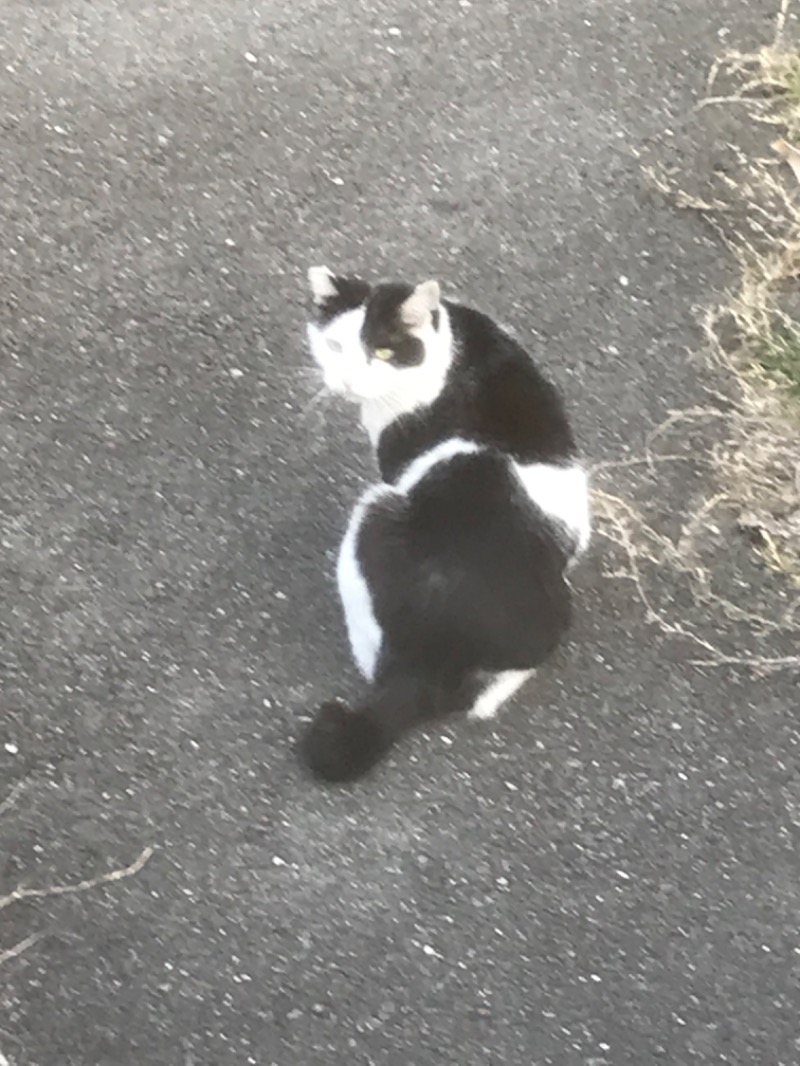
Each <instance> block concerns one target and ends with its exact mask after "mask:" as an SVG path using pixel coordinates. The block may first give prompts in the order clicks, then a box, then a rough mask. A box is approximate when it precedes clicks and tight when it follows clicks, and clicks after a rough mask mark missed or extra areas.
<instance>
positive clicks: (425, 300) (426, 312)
mask: <svg viewBox="0 0 800 1066" xmlns="http://www.w3.org/2000/svg"><path fill="white" fill-rule="evenodd" d="M440 298H441V296H440V292H439V282H438V281H423V282H422V284H421V285H417V287H416V289H414V291H413V292H412V293H411V295H410V296H409V297H408V299H406V300H405V301H404V302H403V303H402V304H401V305H400V318H401V319H402V321H403V324H404V325H406V326H408V328H409V329H422V328H423V326H427V324H428V322H429V321H430V318H431V315H432V314H433V312H434V311H436V310H437V308H438V307H439V300H440Z"/></svg>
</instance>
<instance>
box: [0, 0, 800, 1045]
mask: <svg viewBox="0 0 800 1066" xmlns="http://www.w3.org/2000/svg"><path fill="white" fill-rule="evenodd" d="M772 7H773V5H772V4H771V3H768V2H766V0H669V2H663V3H662V2H659V3H657V4H656V3H653V2H650V0H604V2H601V0H595V2H592V3H581V2H578V0H536V2H534V0H494V2H492V3H483V2H480V0H472V3H468V2H466V0H460V2H458V0H441V2H440V3H436V4H427V3H424V2H423V0H412V2H409V3H406V4H399V5H391V4H389V3H387V2H385V0H376V2H374V3H371V4H369V5H363V4H359V3H358V2H357V0H335V2H329V0H302V2H300V3H295V4H292V5H286V4H281V3H277V2H273V0H269V2H267V0H260V2H256V0H246V2H245V0H227V2H226V3H225V4H220V3H214V2H212V0H171V2H170V3H167V2H165V0H161V2H155V3H154V2H152V0H143V2H138V3H137V2H134V0H118V2H116V3H112V2H110V0H98V2H96V3H89V2H78V0H61V2H58V3H57V2H43V0H39V2H28V3H21V2H18V0H4V2H3V4H2V7H0V100H1V101H2V113H0V219H2V224H1V226H0V233H1V234H2V239H1V240H0V276H1V278H2V287H1V288H0V345H1V347H0V496H1V497H2V515H0V523H1V525H0V533H1V534H2V536H1V537H0V540H1V541H2V555H1V556H0V602H2V605H3V606H2V612H0V634H1V639H0V669H1V670H2V675H1V680H2V709H1V710H0V785H1V786H2V788H1V790H0V802H2V800H3V797H4V796H6V797H8V796H10V794H11V790H12V788H13V786H14V785H15V784H19V785H20V789H21V790H20V791H18V792H17V794H16V795H15V796H11V802H9V803H8V804H7V805H6V806H5V809H3V808H0V892H2V891H6V892H10V891H12V890H13V889H14V888H16V887H17V886H18V885H20V884H25V885H27V886H28V887H42V886H46V885H56V884H61V885H66V884H74V883H76V882H78V881H80V880H81V879H86V878H91V877H94V876H97V875H98V874H102V873H104V872H108V871H110V870H112V869H115V868H123V867H126V866H127V865H128V864H130V863H132V862H133V861H134V860H135V859H136V858H137V856H139V855H140V854H141V853H142V850H143V849H144V848H146V847H150V846H152V847H153V848H154V849H155V851H154V853H153V855H152V857H151V858H150V859H149V861H148V862H147V863H146V865H144V867H143V868H142V869H141V870H140V871H138V872H137V873H135V874H134V875H133V876H131V877H129V878H127V879H124V880H119V881H117V882H115V883H111V884H106V885H100V886H97V887H95V888H93V889H89V890H87V891H85V892H80V893H74V894H65V895H60V896H49V897H45V898H33V899H28V900H24V901H19V900H17V901H15V902H13V903H11V904H10V905H8V906H3V907H2V909H1V910H0V958H2V957H3V952H8V951H9V949H13V948H14V947H15V946H16V945H22V947H20V950H19V953H18V954H17V955H16V957H6V958H5V959H4V961H3V962H2V964H0V1062H2V1063H3V1064H4V1066H5V1063H6V1062H8V1063H11V1064H13V1066H32V1064H35V1066H67V1064H76V1066H101V1064H102V1066H172V1064H178V1066H216V1064H227V1063H236V1064H246V1063H256V1064H258V1066H273V1064H274V1066H334V1064H339V1063H341V1064H345V1063H347V1064H354V1066H356V1064H358V1066H361V1064H364V1066H367V1064H369V1066H405V1064H413V1066H439V1064H442V1066H446V1064H453V1066H456V1064H457V1066H473V1064H484V1063H486V1064H496V1066H544V1064H553V1066H573V1064H574V1066H578V1064H581V1066H647V1064H650V1063H661V1062H663V1063H669V1064H677V1066H683V1064H694V1063H730V1064H737V1066H755V1064H758V1066H773V1064H774V1066H777V1064H782V1066H791V1064H794V1063H797V1062H798V1061H800V1023H799V1022H798V1015H800V1009H799V1008H800V981H799V976H800V973H799V971H800V933H798V928H799V926H800V854H798V850H797V836H798V830H799V827H800V814H798V811H800V787H799V785H798V780H799V779H798V750H799V748H798V729H797V711H796V704H797V678H796V676H794V677H792V676H789V675H787V674H786V673H783V674H776V675H775V676H773V677H771V678H768V679H757V678H753V677H752V676H750V674H749V673H748V672H747V671H746V670H728V671H724V670H719V669H706V670H703V669H697V668H693V667H690V666H689V665H688V664H687V662H686V650H685V649H681V648H680V647H679V646H678V645H676V643H675V642H674V641H672V640H670V639H669V637H668V636H666V635H665V634H663V633H661V632H660V631H659V630H658V629H657V627H653V626H649V625H648V624H647V622H646V619H645V615H644V611H643V608H642V606H641V604H640V603H639V602H638V600H637V598H636V596H635V594H634V590H633V588H632V585H631V582H629V581H626V580H624V579H622V578H617V579H615V578H614V577H613V576H611V575H610V574H609V573H608V572H607V570H608V568H607V567H605V563H604V559H605V552H606V549H607V547H608V545H607V543H606V541H605V540H604V538H603V537H602V536H598V538H597V540H596V543H595V548H594V551H593V553H592V555H591V557H590V558H589V559H588V560H587V561H586V562H585V563H584V564H583V567H582V570H581V572H580V574H579V575H578V577H577V579H576V581H577V584H578V587H579V589H580V590H581V592H582V604H583V606H582V608H581V611H580V617H579V620H578V623H577V625H576V629H575V632H574V634H573V638H572V641H571V643H570V645H569V647H568V648H566V649H565V650H564V651H563V652H562V653H561V654H560V655H559V656H558V657H557V659H556V660H555V661H554V662H553V664H552V667H550V668H548V669H547V670H544V671H543V672H542V674H541V676H540V677H539V678H538V679H537V682H536V685H535V686H533V687H532V688H531V689H530V690H529V691H528V692H527V693H526V694H525V696H524V697H522V698H521V699H520V700H519V701H518V702H517V703H516V705H515V706H513V707H510V708H508V709H507V710H506V712H505V714H504V715H503V716H502V718H501V719H500V720H499V722H498V723H497V726H496V728H494V729H492V728H491V727H489V728H487V727H481V726H477V725H466V724H465V725H462V726H461V727H458V728H455V727H454V728H452V729H450V728H448V729H446V730H444V731H442V732H434V733H432V734H430V735H429V736H428V737H423V736H419V737H416V738H414V739H413V740H412V741H410V742H409V743H407V744H405V745H403V746H402V747H401V748H399V749H398V750H397V752H396V755H395V756H394V757H393V759H392V760H391V761H390V762H388V763H387V764H386V765H385V766H384V767H383V768H382V769H381V770H380V772H379V773H377V774H376V775H375V776H374V777H372V778H370V779H369V780H367V781H365V782H364V783H363V784H361V785H359V786H358V787H357V788H354V789H352V790H344V791H337V790H326V789H321V788H319V787H317V786H316V785H314V784H312V783H311V782H309V780H307V779H306V778H305V776H304V775H303V774H302V773H301V771H300V769H299V767H298V765H297V763H296V761H295V757H294V753H293V743H294V737H295V735H296V733H297V730H298V725H299V723H300V721H301V719H302V717H303V716H304V715H307V714H308V713H309V709H310V708H311V707H312V706H313V705H314V704H316V702H318V701H319V700H321V699H322V698H325V697H327V696H329V695H331V694H332V693H334V692H337V691H338V692H341V693H344V694H346V693H347V692H349V691H351V689H352V686H353V685H354V684H355V677H354V674H353V671H352V669H351V668H350V666H349V659H348V654H347V649H346V644H345V640H344V634H343V628H342V624H341V622H340V619H339V613H338V606H337V602H336V598H335V592H334V588H333V583H332V565H333V558H334V552H335V548H336V545H337V541H338V538H339V536H340V534H341V531H342V529H343V525H344V522H345V517H346V512H347V508H348V506H349V505H350V503H351V502H352V500H353V499H354V496H355V493H356V492H357V490H358V486H359V485H360V484H361V482H362V479H363V478H364V477H365V476H367V475H368V474H369V472H370V466H369V461H368V458H367V452H366V447H365V445H364V443H363V442H362V440H361V438H360V435H359V433H358V431H357V430H356V428H355V427H354V426H353V425H352V424H351V422H350V420H349V419H348V417H347V413H346V412H343V411H339V410H338V409H337V408H336V407H331V408H325V407H324V406H313V407H309V403H310V400H311V397H312V395H313V383H312V381H311V380H310V378H309V375H308V373H307V372H306V371H305V370H304V367H305V366H306V357H305V354H304V351H303V344H302V330H303V316H304V308H305V291H304V279H303V275H304V271H305V268H306V266H307V265H308V264H309V263H313V262H327V263H328V264H329V265H331V266H336V265H340V264H341V265H345V266H347V267H349V268H358V267H363V268H364V269H366V270H367V271H368V272H370V273H374V274H376V275H380V274H393V275H405V276H406V277H408V278H409V279H410V280H411V279H422V278H424V277H428V276H431V275H433V276H437V277H439V278H440V279H441V281H442V283H443V285H444V286H445V288H446V289H448V290H449V291H452V290H453V289H454V288H455V290H456V291H457V292H460V293H462V294H464V295H465V296H468V297H469V298H470V299H472V300H473V301H475V302H477V303H479V304H480V305H481V306H483V307H485V308H487V309H488V310H491V311H494V312H496V313H497V314H498V315H499V316H500V318H501V319H503V320H505V321H508V322H510V323H512V324H513V325H514V326H515V327H516V328H517V329H518V330H519V331H520V333H522V334H524V335H527V336H529V337H531V338H533V341H532V343H533V347H534V349H535V351H536V353H537V355H538V357H539V358H540V359H541V360H542V361H543V362H544V363H545V364H546V365H547V366H548V367H549V369H550V371H551V373H552V374H553V376H554V377H555V378H556V379H557V380H558V381H559V382H560V384H561V385H562V386H563V388H564V389H565V391H566V393H567V395H568V397H569V400H570V403H571V405H572V408H573V410H574V412H575V418H576V423H577V426H578V428H579V432H580V435H581V438H582V441H583V443H584V445H585V448H586V451H587V453H588V454H589V456H590V457H591V458H592V459H593V460H601V459H609V458H613V457H618V456H624V455H626V454H629V453H632V452H635V450H636V449H637V448H639V447H640V446H641V442H642V440H643V439H644V436H645V434H646V433H647V431H648V429H650V428H651V427H652V426H653V425H654V424H656V423H657V422H658V421H659V420H660V419H662V418H663V417H664V415H665V414H666V412H667V411H669V410H670V409H671V408H674V407H676V406H682V405H687V404H688V405H691V404H693V403H695V402H697V398H698V397H700V396H702V395H703V393H704V390H708V389H713V388H716V387H717V386H718V385H721V383H720V382H718V381H717V380H716V379H715V378H714V376H713V374H711V372H710V371H705V370H703V369H702V365H701V363H699V362H698V361H697V360H693V359H692V358H690V356H689V351H690V350H691V349H692V347H696V345H697V340H698V338H697V333H696V331H695V328H694V324H693V323H694V319H693V313H692V312H693V306H694V305H695V303H696V302H697V301H698V300H699V299H702V298H703V296H704V295H705V294H707V293H713V292H715V291H718V290H719V289H720V287H721V286H722V285H723V284H724V283H725V281H726V275H725V268H724V256H723V254H722V252H721V251H720V248H719V246H718V245H717V244H716V243H715V241H714V239H713V237H712V235H711V233H710V231H709V230H707V229H706V228H704V225H703V223H702V221H701V220H700V219H698V218H696V217H693V216H691V215H688V214H687V215H680V214H676V213H675V212H674V211H672V210H671V209H670V208H669V207H668V205H666V204H665V203H663V202H660V201H659V200H658V199H657V198H655V197H654V196H653V195H651V193H650V192H649V191H648V189H647V187H646V184H645V183H644V182H643V180H642V177H641V174H640V171H639V166H638V163H637V159H636V153H637V152H641V151H644V150H651V149H652V148H653V146H657V145H658V144H659V143H662V142H663V143H664V144H665V145H667V146H668V145H670V144H675V143H676V140H679V139H680V138H686V139H687V143H689V142H691V138H692V136H693V133H692V127H691V124H690V123H688V124H687V116H688V115H689V113H690V109H691V106H692V104H693V102H694V101H695V100H696V99H697V97H698V94H699V93H700V92H701V90H702V82H703V76H704V72H705V70H706V68H707V65H708V64H709V62H710V61H711V59H712V58H713V56H714V55H715V54H716V53H717V52H718V51H719V49H720V48H721V47H723V46H724V44H726V43H734V44H745V45H748V44H752V43H754V42H760V41H763V40H766V39H767V38H768V37H769V34H770V25H769V21H768V16H769V15H770V14H771V11H772ZM720 31H722V34H721V35H720ZM681 491H682V486H681V484H680V483H674V482H671V483H670V485H669V487H668V489H665V492H669V493H674V494H680V492H681ZM664 502H665V508H666V510H667V511H669V510H670V508H671V506H672V502H673V501H672V498H671V497H666V498H665V501H664ZM735 557H736V558H738V556H737V552H736V551H735V550H734V548H733V547H732V546H731V545H730V544H728V545H727V546H725V548H724V549H722V550H720V552H719V554H718V558H717V559H716V562H715V564H714V565H715V567H716V571H715V573H716V578H717V579H718V580H719V581H720V582H721V583H722V584H723V586H724V585H725V583H726V582H729V583H730V584H731V585H735V584H736V582H737V580H738V579H737V577H736V573H735V567H734V559H735ZM736 565H738V563H737V564H736ZM667 580H668V579H667V578H666V576H665V582H666V581H667ZM665 587H667V586H665ZM714 626H715V623H714V621H713V620H710V621H709V627H710V628H711V629H713V628H714ZM1 903H2V901H0V905H1ZM32 936H39V937H40V939H37V940H36V941H35V942H33V941H31V942H29V943H27V942H26V938H27V937H32ZM23 947H24V948H25V950H22V948H23ZM3 1056H5V1059H4V1058H3Z"/></svg>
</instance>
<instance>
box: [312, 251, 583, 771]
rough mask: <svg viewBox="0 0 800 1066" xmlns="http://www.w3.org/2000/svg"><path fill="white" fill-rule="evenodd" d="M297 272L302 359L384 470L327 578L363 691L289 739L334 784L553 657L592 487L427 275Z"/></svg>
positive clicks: (504, 350) (540, 396) (510, 361)
mask: <svg viewBox="0 0 800 1066" xmlns="http://www.w3.org/2000/svg"><path fill="white" fill-rule="evenodd" d="M308 277H309V283H310V285H311V291H312V295H313V298H314V305H315V318H314V321H312V322H311V323H309V326H308V339H309V343H310V347H311V352H312V355H313V357H314V359H315V361H316V363H317V364H318V365H319V367H320V368H321V370H322V372H323V375H324V379H325V384H326V386H327V387H328V388H329V389H331V390H332V391H334V392H337V393H341V394H343V395H345V396H346V397H347V398H348V399H350V400H353V401H355V402H356V403H357V404H359V405H360V411H361V423H362V425H363V427H364V429H365V430H366V432H367V434H368V435H369V438H370V440H371V442H372V446H373V448H374V450H375V453H376V457H377V461H378V466H379V469H380V480H378V481H377V482H376V484H375V485H373V486H372V487H371V488H369V489H368V490H367V491H366V492H365V493H364V494H363V495H362V497H361V499H360V500H359V501H358V503H357V505H356V507H355V509H354V511H353V515H352V517H351V519H350V525H349V528H348V530H347V533H346V534H345V537H344V541H343V543H342V546H341V550H340V553H339V563H338V571H337V575H338V584H339V593H340V596H341V600H342V605H343V607H344V615H345V620H346V623H347V631H348V636H349V639H350V645H351V648H352V652H353V656H354V658H355V661H356V663H357V665H358V667H359V669H360V671H361V673H362V674H363V676H364V678H365V679H366V681H367V690H366V693H365V694H364V696H363V698H362V699H361V700H360V701H359V702H357V703H356V704H355V705H354V706H353V707H352V708H350V707H348V706H346V705H345V704H343V703H341V702H338V701H333V702H330V703H326V704H323V706H322V707H320V709H319V711H318V712H317V715H316V718H315V719H314V721H313V722H312V723H311V725H310V727H309V728H308V731H307V732H306V734H305V736H304V737H303V740H302V754H303V757H304V759H305V761H306V762H307V764H308V766H309V767H310V768H311V770H312V771H313V772H314V773H315V774H316V775H317V776H319V777H321V778H324V779H326V780H329V781H343V780H347V779H352V778H356V777H358V776H360V775H361V774H363V773H365V772H366V771H367V770H368V769H369V768H370V767H372V766H373V765H374V764H375V763H376V762H377V761H378V760H379V759H380V758H381V757H382V756H383V755H384V754H385V753H386V752H387V751H388V749H389V748H390V747H391V745H392V744H393V743H394V742H395V741H396V740H397V739H398V738H399V737H400V736H401V735H402V734H403V733H404V732H406V731H407V730H409V729H411V728H412V727H413V726H415V725H418V724H421V723H423V722H425V721H430V720H432V719H435V718H439V717H442V716H444V715H447V714H451V713H453V712H458V711H463V712H468V713H469V715H470V716H471V717H473V718H490V717H492V716H493V715H494V714H495V713H496V711H497V709H498V707H499V706H500V705H501V704H502V703H503V702H504V701H505V700H506V699H508V698H509V697H510V696H511V695H512V694H513V693H514V692H515V691H516V690H517V689H518V688H519V687H520V685H521V684H522V683H523V682H524V681H525V680H526V679H527V678H528V677H530V675H531V674H532V672H533V670H534V669H535V668H536V667H537V666H538V665H539V664H540V663H541V662H542V661H543V660H544V659H545V658H546V657H547V655H548V654H549V653H550V652H551V651H553V649H554V648H555V647H556V645H557V644H558V643H559V641H560V640H561V638H562V637H563V636H564V633H565V631H566V629H567V627H568V625H569V620H570V589H569V585H568V583H567V581H566V577H565V574H566V571H567V570H568V568H569V567H570V565H571V564H572V563H573V562H574V561H575V560H576V559H577V557H578V556H579V555H580V554H581V553H582V552H583V551H584V550H585V548H586V546H587V544H588V542H589V535H590V517H589V494H588V484H587V477H586V473H585V471H584V470H583V468H582V466H581V464H580V462H579V459H578V454H577V449H576V445H575V441H574V438H573V435H572V431H571V429H570V425H569V422H568V420H567V417H566V414H565V411H564V406H563V404H562V401H561V399H560V397H559V395H558V393H557V391H556V389H555V388H554V387H553V385H551V384H550V383H549V382H548V381H547V380H546V379H545V378H544V377H543V376H542V374H541V373H540V372H539V370H537V368H536V367H535V366H534V364H533V362H532V361H531V359H530V357H529V356H528V355H527V353H526V352H525V351H524V349H523V348H521V347H520V345H519V344H518V343H517V342H516V341H514V340H513V339H512V338H511V337H510V336H508V334H507V333H505V332H504V331H503V330H502V329H500V327H499V326H497V325H496V324H495V323H494V322H493V321H492V320H491V319H490V318H488V317H487V316H486V315H484V314H481V313H480V312H479V311H475V310H472V309H471V308H468V307H464V306H462V305H460V304H457V303H453V302H451V301H449V300H443V299H441V298H440V294H439V286H438V284H437V283H436V282H435V281H427V282H424V283H423V284H421V285H417V286H416V287H414V286H412V285H406V284H381V285H376V286H374V287H373V286H370V285H369V284H367V283H366V282H364V281H361V280H357V279H354V278H344V277H336V276H334V275H333V274H332V273H331V272H330V271H329V270H327V269H326V268H325V267H312V268H311V270H309V272H308Z"/></svg>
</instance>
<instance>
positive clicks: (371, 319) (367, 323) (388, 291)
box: [361, 282, 425, 367]
mask: <svg viewBox="0 0 800 1066" xmlns="http://www.w3.org/2000/svg"><path fill="white" fill-rule="evenodd" d="M413 291H414V287H413V285H405V284H403V283H398V282H390V283H389V284H385V285H378V286H377V287H376V288H375V289H374V291H373V293H372V295H371V297H370V300H369V303H368V304H367V313H366V317H365V319H364V326H363V328H362V330H361V339H362V340H363V342H364V345H365V347H366V348H367V350H368V351H370V352H373V351H375V349H376V348H390V349H391V350H392V352H394V356H393V357H392V363H393V364H394V365H395V366H406V367H408V366H419V365H420V363H421V362H422V360H423V359H424V358H425V348H424V346H423V344H422V341H420V340H419V338H417V337H412V336H411V334H410V333H409V332H408V330H407V329H406V327H405V326H404V325H403V322H402V320H401V318H400V307H401V305H402V304H403V303H404V302H405V301H406V300H407V299H408V297H409V296H410V295H411V293H412V292H413Z"/></svg>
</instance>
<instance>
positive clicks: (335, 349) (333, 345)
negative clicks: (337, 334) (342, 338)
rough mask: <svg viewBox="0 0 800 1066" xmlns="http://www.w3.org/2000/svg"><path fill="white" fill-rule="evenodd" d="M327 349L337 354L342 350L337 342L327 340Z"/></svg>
mask: <svg viewBox="0 0 800 1066" xmlns="http://www.w3.org/2000/svg"><path fill="white" fill-rule="evenodd" d="M328 347H329V348H330V350H331V351H332V352H336V353H337V354H338V353H339V352H341V350H342V346H341V344H340V343H339V342H338V341H333V340H329V341H328Z"/></svg>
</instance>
